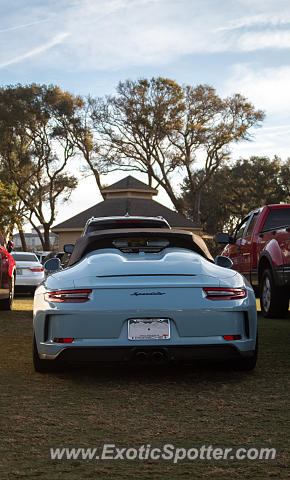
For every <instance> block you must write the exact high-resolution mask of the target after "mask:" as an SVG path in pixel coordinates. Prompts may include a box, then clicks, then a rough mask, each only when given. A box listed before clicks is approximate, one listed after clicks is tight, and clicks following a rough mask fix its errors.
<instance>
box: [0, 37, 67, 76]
mask: <svg viewBox="0 0 290 480" xmlns="http://www.w3.org/2000/svg"><path fill="white" fill-rule="evenodd" d="M67 36H68V33H60V34H58V35H56V36H55V37H54V38H52V39H51V40H49V41H48V42H46V43H44V44H42V45H40V46H39V47H36V48H33V49H32V50H30V51H28V52H26V53H24V54H22V55H20V56H18V57H14V58H11V59H10V60H7V61H6V62H3V63H0V68H3V67H7V66H8V65H12V64H13V63H19V62H23V61H24V60H26V59H27V58H31V57H34V56H36V55H39V54H41V53H44V52H46V51H47V50H50V49H51V48H52V47H54V46H55V45H59V44H60V43H61V42H62V41H63V40H64V39H65V38H66V37H67Z"/></svg>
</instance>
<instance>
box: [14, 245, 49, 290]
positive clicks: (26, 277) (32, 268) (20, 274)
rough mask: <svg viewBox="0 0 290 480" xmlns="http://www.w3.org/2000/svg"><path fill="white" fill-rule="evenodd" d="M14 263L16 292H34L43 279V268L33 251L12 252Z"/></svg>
mask: <svg viewBox="0 0 290 480" xmlns="http://www.w3.org/2000/svg"><path fill="white" fill-rule="evenodd" d="M12 256H13V258H14V260H15V263H16V282H15V290H16V291H17V292H30V293H34V291H35V289H36V287H37V286H38V285H39V284H40V283H41V282H42V281H43V280H44V268H43V265H42V264H41V263H40V261H39V260H38V258H37V256H36V255H35V253H31V252H12Z"/></svg>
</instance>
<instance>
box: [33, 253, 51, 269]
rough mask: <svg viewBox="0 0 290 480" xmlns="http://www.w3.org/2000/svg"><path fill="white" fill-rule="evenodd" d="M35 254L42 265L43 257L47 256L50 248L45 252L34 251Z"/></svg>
mask: <svg viewBox="0 0 290 480" xmlns="http://www.w3.org/2000/svg"><path fill="white" fill-rule="evenodd" d="M34 253H35V255H36V256H37V258H38V260H39V261H40V263H42V265H43V264H44V262H45V259H46V257H47V255H49V254H50V253H51V251H50V250H48V251H46V252H34Z"/></svg>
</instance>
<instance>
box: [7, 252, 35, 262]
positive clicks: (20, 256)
mask: <svg viewBox="0 0 290 480" xmlns="http://www.w3.org/2000/svg"><path fill="white" fill-rule="evenodd" d="M12 257H13V258H14V260H15V261H20V262H39V260H38V258H37V256H36V255H29V254H28V253H14V252H13V253H12Z"/></svg>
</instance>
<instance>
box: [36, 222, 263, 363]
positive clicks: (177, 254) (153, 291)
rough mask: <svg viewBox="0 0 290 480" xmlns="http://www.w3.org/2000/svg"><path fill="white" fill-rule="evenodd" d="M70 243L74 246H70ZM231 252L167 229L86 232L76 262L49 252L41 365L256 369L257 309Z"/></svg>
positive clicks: (39, 327) (41, 299)
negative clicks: (213, 364) (199, 364)
mask: <svg viewBox="0 0 290 480" xmlns="http://www.w3.org/2000/svg"><path fill="white" fill-rule="evenodd" d="M65 249H66V250H67V251H68V250H69V246H66V248H65ZM231 265H232V263H231V260H229V259H228V258H227V257H222V256H218V257H216V259H215V261H214V260H213V258H212V257H211V255H210V253H209V251H208V249H207V247H206V245H205V243H204V242H203V240H202V239H201V238H200V237H199V236H196V235H193V234H191V233H188V232H185V231H181V230H169V229H163V228H156V229H151V230H149V229H126V230H124V229H114V230H106V231H105V230H101V231H98V232H93V233H91V234H88V235H87V236H85V237H81V238H80V239H79V240H78V241H77V242H76V245H75V247H74V249H73V252H72V255H71V257H70V261H69V264H68V267H67V268H65V269H64V270H61V267H60V262H59V260H58V259H55V258H54V259H51V260H49V261H48V262H47V263H46V265H45V267H46V270H47V273H48V276H47V278H46V280H45V281H44V283H43V284H42V285H40V286H39V287H38V288H37V290H36V293H35V297H34V321H33V323H34V344H33V349H34V351H33V360H34V367H35V370H36V371H38V372H44V371H47V370H50V369H51V368H52V367H55V366H56V365H58V364H59V363H61V362H66V363H71V362H120V363H122V362H132V363H133V364H135V363H158V364H165V363H171V362H173V363H176V362H185V363H190V362H194V361H196V360H203V359H206V360H212V361H226V362H227V363H228V364H229V366H233V367H236V368H238V369H242V370H251V369H253V368H254V367H255V364H256V360H257V348H258V341H257V311H256V300H255V295H254V292H253V290H252V288H251V286H250V284H249V283H248V282H247V280H246V279H245V278H244V277H243V276H242V275H240V274H239V273H238V272H236V271H234V270H231V269H230V268H226V267H230V266H231Z"/></svg>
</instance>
